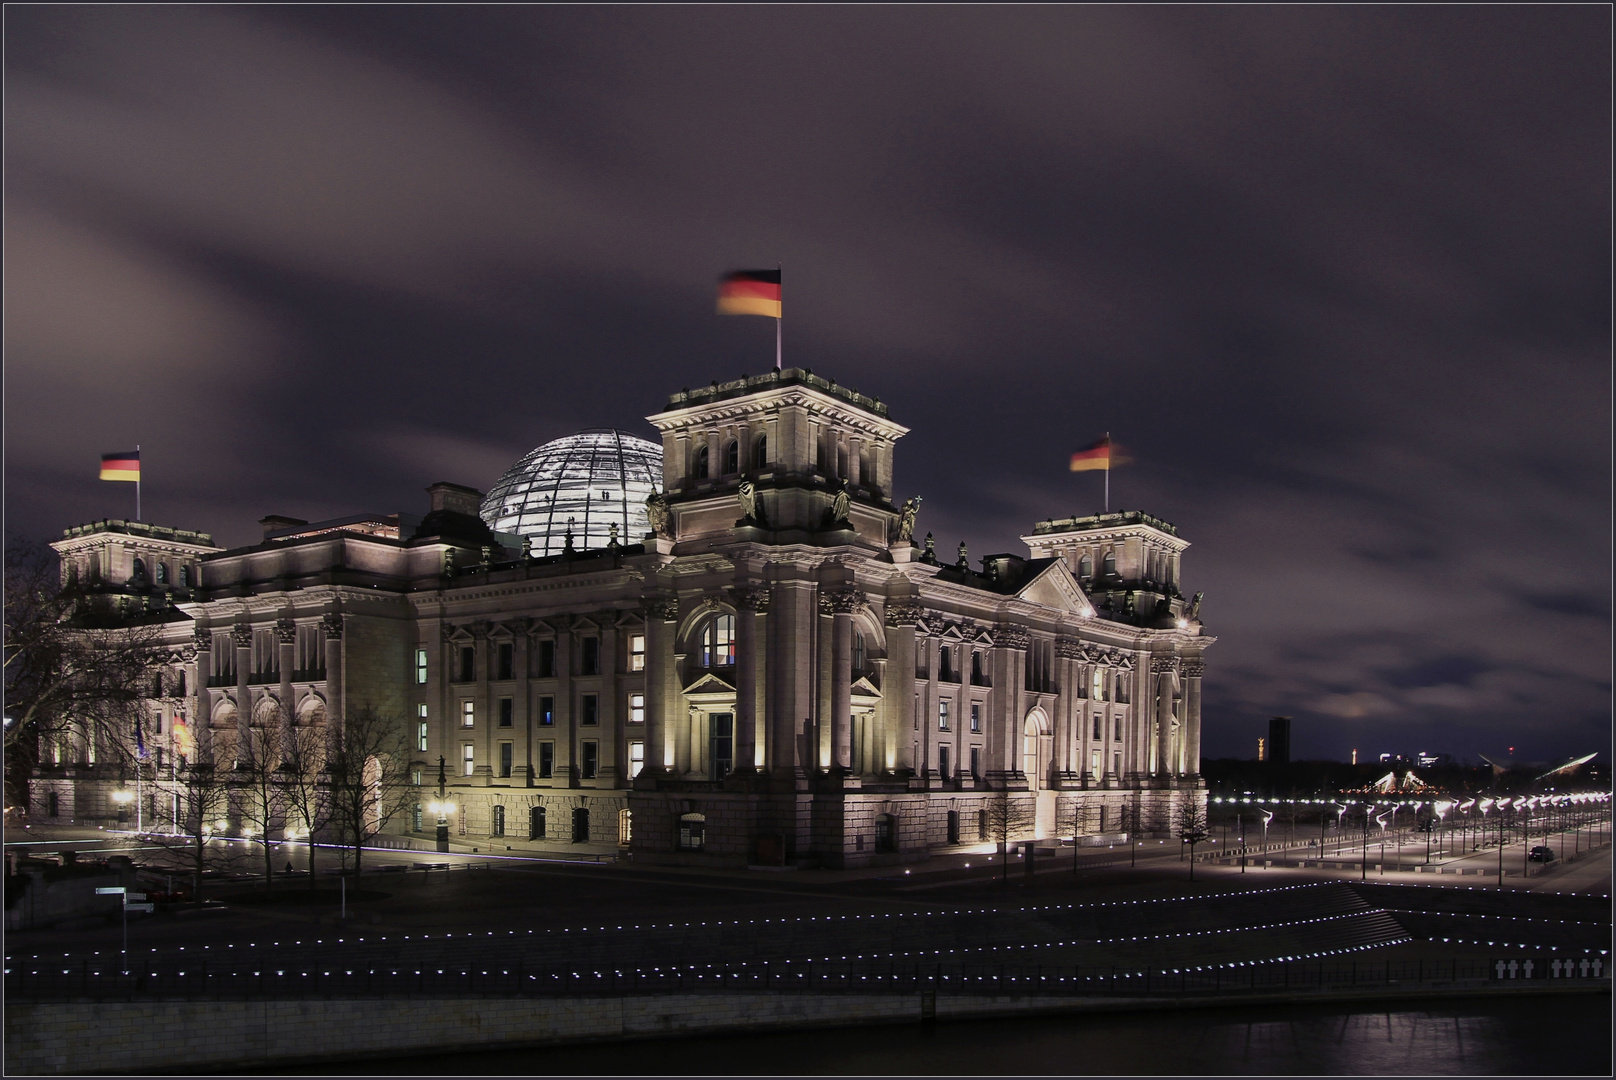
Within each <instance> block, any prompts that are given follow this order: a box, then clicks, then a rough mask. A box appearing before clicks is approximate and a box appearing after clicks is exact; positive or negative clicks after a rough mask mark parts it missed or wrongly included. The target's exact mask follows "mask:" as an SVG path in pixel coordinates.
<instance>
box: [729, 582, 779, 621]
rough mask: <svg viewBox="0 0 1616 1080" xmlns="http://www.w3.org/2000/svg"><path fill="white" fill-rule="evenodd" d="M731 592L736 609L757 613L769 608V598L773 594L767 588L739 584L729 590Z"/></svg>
mask: <svg viewBox="0 0 1616 1080" xmlns="http://www.w3.org/2000/svg"><path fill="white" fill-rule="evenodd" d="M731 594H732V596H733V598H734V600H735V606H736V607H737V608H738V609H740V610H743V611H751V612H756V613H758V614H762V613H764V612H766V611H768V610H769V600H770V599H771V597H772V596H773V594H772V593H771V592H770V591H769V590H768V589H762V588H753V587H750V586H740V585H738V586H736V587H735V588H734V589H733V590H731Z"/></svg>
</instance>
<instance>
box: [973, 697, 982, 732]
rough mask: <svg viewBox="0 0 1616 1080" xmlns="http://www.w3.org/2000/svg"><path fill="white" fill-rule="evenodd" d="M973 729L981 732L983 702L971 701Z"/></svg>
mask: <svg viewBox="0 0 1616 1080" xmlns="http://www.w3.org/2000/svg"><path fill="white" fill-rule="evenodd" d="M971 730H972V731H974V732H978V733H980V732H981V730H982V703H981V702H980V701H973V702H971Z"/></svg>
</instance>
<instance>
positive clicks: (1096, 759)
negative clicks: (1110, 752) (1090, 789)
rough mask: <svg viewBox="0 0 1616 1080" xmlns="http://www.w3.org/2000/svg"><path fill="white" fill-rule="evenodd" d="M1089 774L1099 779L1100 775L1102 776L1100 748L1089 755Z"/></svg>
mask: <svg viewBox="0 0 1616 1080" xmlns="http://www.w3.org/2000/svg"><path fill="white" fill-rule="evenodd" d="M1089 774H1090V775H1091V776H1093V777H1094V778H1095V779H1099V776H1100V752H1099V751H1098V750H1096V751H1094V752H1093V753H1092V754H1090V755H1089Z"/></svg>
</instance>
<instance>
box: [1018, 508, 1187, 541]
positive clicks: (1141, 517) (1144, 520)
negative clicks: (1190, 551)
mask: <svg viewBox="0 0 1616 1080" xmlns="http://www.w3.org/2000/svg"><path fill="white" fill-rule="evenodd" d="M1121 525H1149V526H1150V527H1151V528H1152V529H1159V530H1160V531H1162V532H1164V533H1166V534H1167V535H1168V536H1177V535H1178V526H1176V525H1173V524H1170V523H1169V522H1166V521H1163V520H1162V519H1161V518H1159V517H1152V516H1150V515H1149V514H1147V513H1145V512H1144V511H1143V510H1118V511H1117V512H1116V513H1114V514H1089V515H1088V516H1087V517H1069V518H1050V519H1049V520H1048V521H1040V522H1038V524H1036V525H1034V526H1033V527H1032V531H1033V533H1034V534H1035V535H1036V534H1039V533H1057V532H1082V531H1083V530H1085V529H1115V528H1117V527H1118V526H1121Z"/></svg>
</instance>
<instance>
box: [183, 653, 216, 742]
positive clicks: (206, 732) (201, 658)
mask: <svg viewBox="0 0 1616 1080" xmlns="http://www.w3.org/2000/svg"><path fill="white" fill-rule="evenodd" d="M194 640H195V645H196V671H195V672H194V673H193V676H194V677H193V678H192V681H191V716H190V719H189V721H188V722H187V724H186V727H188V728H189V729H190V732H191V738H192V739H193V740H195V742H196V747H195V749H194V750H193V751H192V753H191V760H192V761H193V762H211V761H212V760H213V730H212V724H213V709H212V708H211V707H210V702H209V697H208V682H209V680H211V679H212V677H213V631H211V630H208V629H198V630H197V631H196V632H195V639H194ZM176 752H177V748H176Z"/></svg>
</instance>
